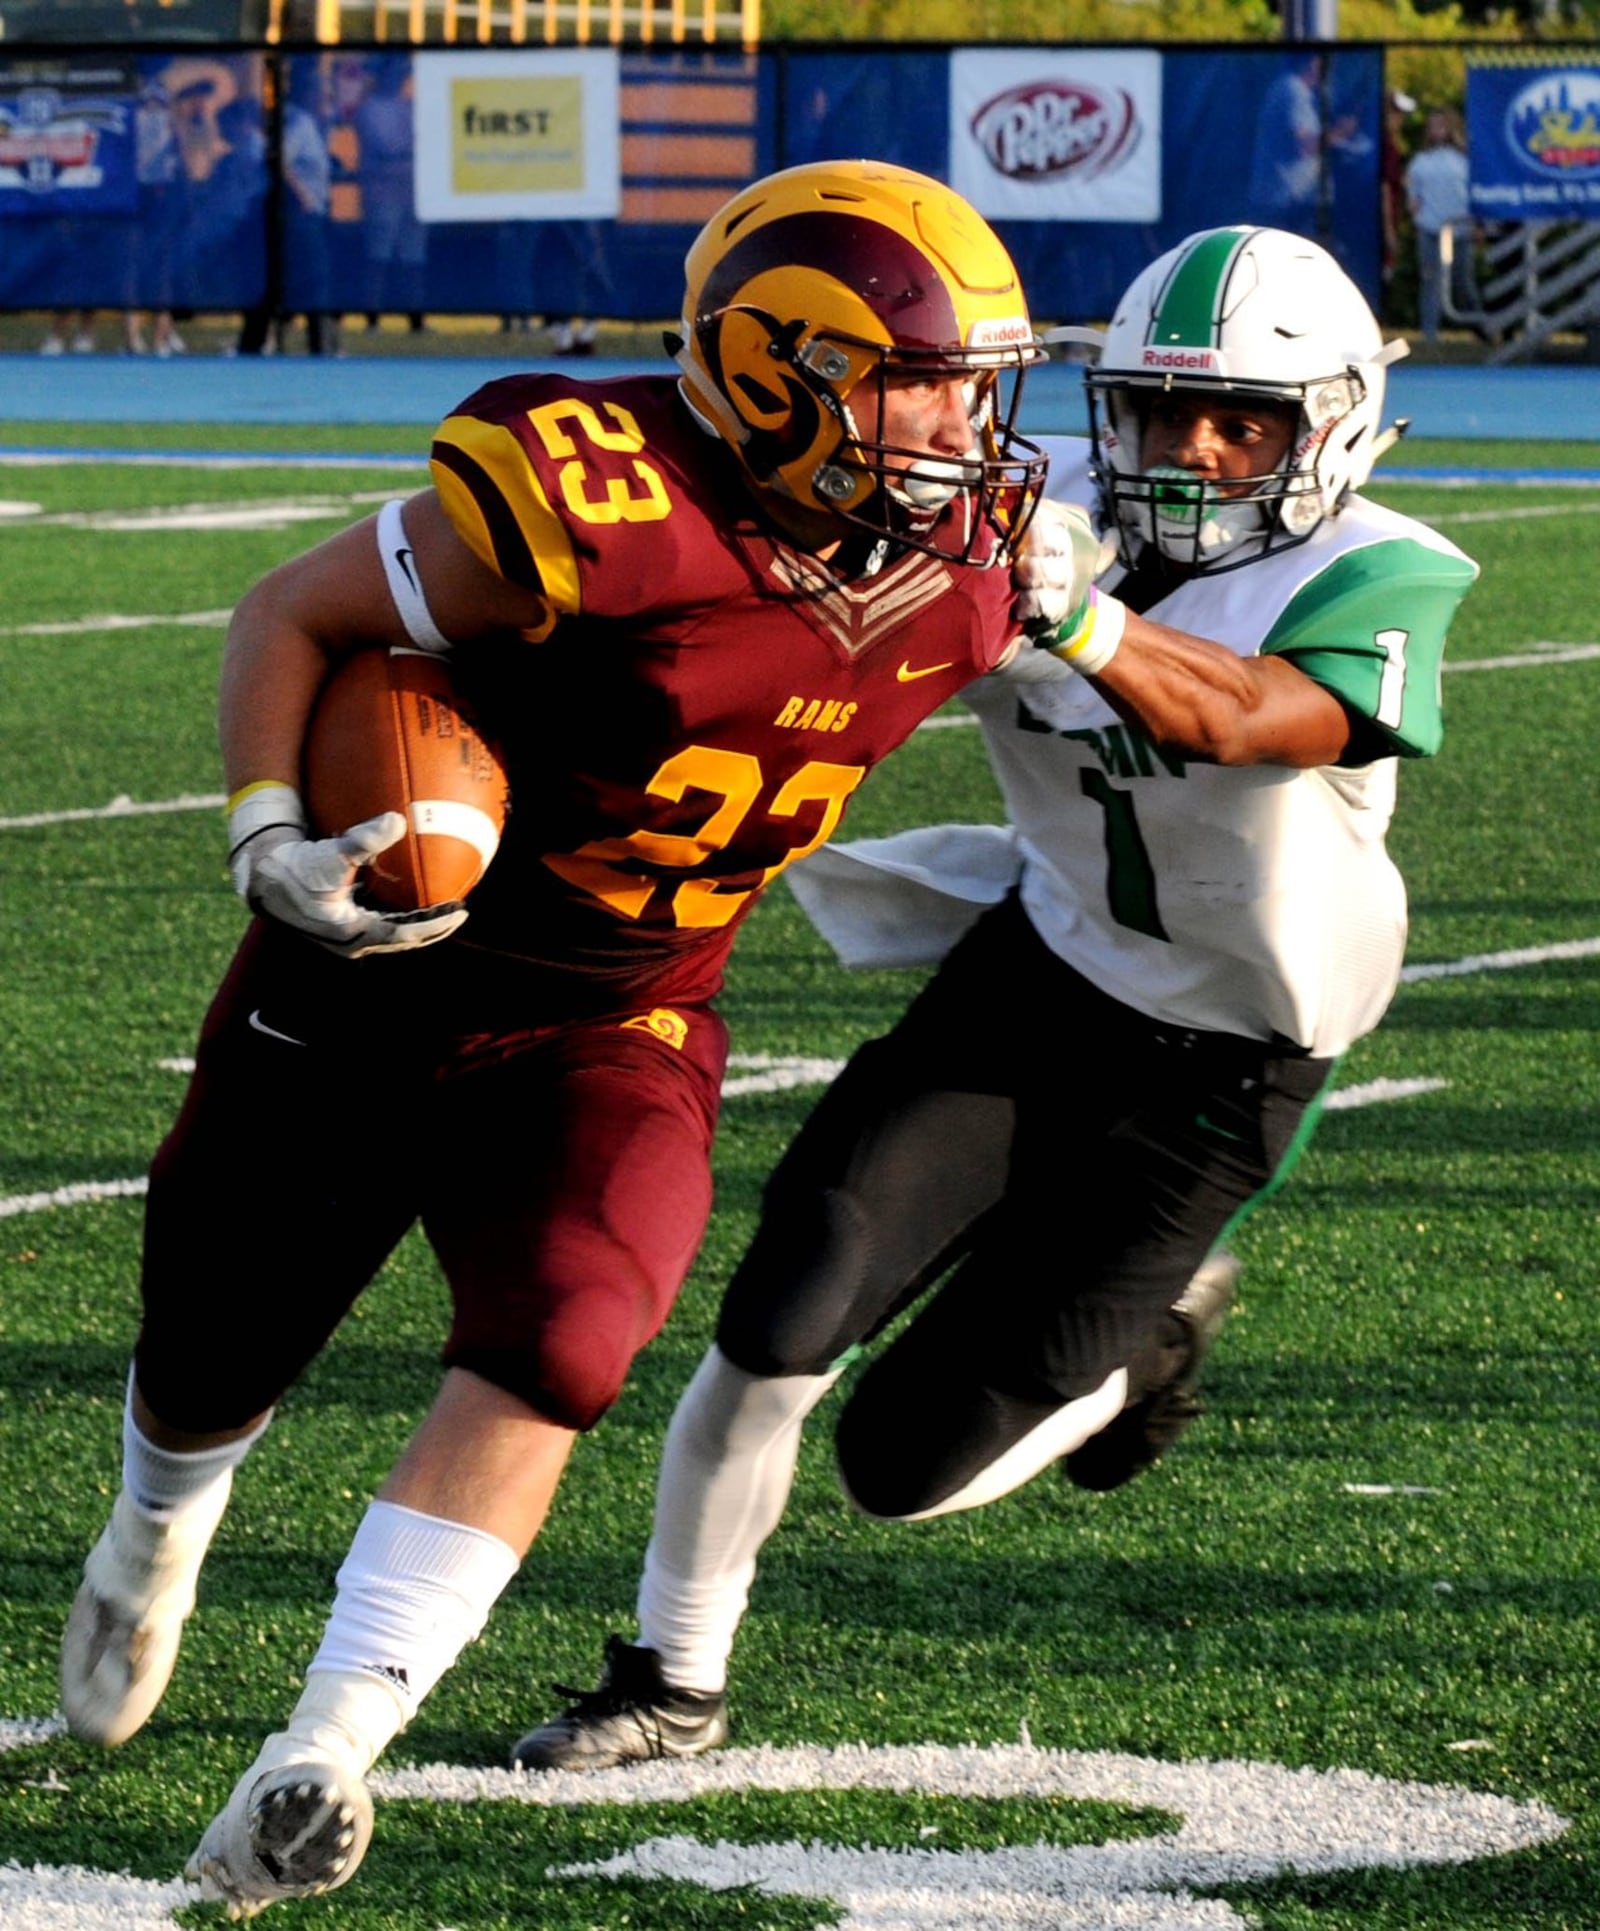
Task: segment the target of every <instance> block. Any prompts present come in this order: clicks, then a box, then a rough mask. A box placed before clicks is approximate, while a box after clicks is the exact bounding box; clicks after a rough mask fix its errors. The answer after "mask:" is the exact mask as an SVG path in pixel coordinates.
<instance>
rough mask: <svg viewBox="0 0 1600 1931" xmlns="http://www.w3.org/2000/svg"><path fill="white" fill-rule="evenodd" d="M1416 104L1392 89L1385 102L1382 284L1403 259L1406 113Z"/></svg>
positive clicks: (1380, 182) (1380, 179)
mask: <svg viewBox="0 0 1600 1931" xmlns="http://www.w3.org/2000/svg"><path fill="white" fill-rule="evenodd" d="M1416 111H1417V104H1416V102H1415V101H1414V100H1413V99H1412V98H1411V96H1410V95H1409V94H1402V93H1401V92H1400V91H1399V89H1398V88H1394V89H1391V90H1390V92H1389V93H1388V94H1387V95H1386V96H1385V97H1384V103H1383V151H1382V155H1381V158H1380V160H1379V165H1378V205H1379V210H1380V213H1381V215H1382V220H1383V260H1382V264H1381V269H1382V274H1383V285H1384V287H1385V288H1386V289H1387V288H1388V286H1389V284H1390V282H1391V281H1393V279H1394V271H1395V266H1396V264H1397V263H1398V261H1399V259H1400V236H1401V232H1402V229H1403V227H1404V225H1405V219H1406V144H1405V126H1406V116H1407V115H1408V114H1415V113H1416Z"/></svg>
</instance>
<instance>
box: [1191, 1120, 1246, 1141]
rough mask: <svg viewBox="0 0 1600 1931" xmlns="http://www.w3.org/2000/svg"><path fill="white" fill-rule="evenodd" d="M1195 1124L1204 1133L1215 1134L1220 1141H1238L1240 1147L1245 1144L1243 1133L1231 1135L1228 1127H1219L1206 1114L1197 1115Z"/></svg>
mask: <svg viewBox="0 0 1600 1931" xmlns="http://www.w3.org/2000/svg"><path fill="white" fill-rule="evenodd" d="M1194 1123H1195V1125H1196V1126H1197V1127H1199V1129H1200V1131H1201V1132H1202V1133H1214V1134H1216V1136H1217V1138H1218V1139H1219V1140H1236V1141H1237V1142H1238V1143H1239V1145H1240V1146H1243V1145H1244V1143H1245V1138H1244V1135H1243V1134H1242V1133H1231V1132H1230V1131H1229V1130H1228V1128H1227V1127H1225V1126H1218V1125H1217V1123H1216V1121H1215V1120H1208V1119H1207V1118H1206V1116H1205V1114H1204V1113H1197V1114H1196V1115H1195V1116H1194Z"/></svg>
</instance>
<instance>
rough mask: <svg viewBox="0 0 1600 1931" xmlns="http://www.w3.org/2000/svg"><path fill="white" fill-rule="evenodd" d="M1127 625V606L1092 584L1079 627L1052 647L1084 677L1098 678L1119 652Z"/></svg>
mask: <svg viewBox="0 0 1600 1931" xmlns="http://www.w3.org/2000/svg"><path fill="white" fill-rule="evenodd" d="M1127 624H1128V606H1127V605H1126V604H1125V603H1121V602H1119V601H1118V599H1117V598H1115V597H1111V596H1107V594H1106V593H1105V591H1103V590H1100V589H1096V588H1094V587H1092V586H1091V588H1090V591H1089V599H1088V607H1087V608H1086V609H1085V611H1084V613H1083V617H1082V619H1081V620H1080V621H1079V623H1078V624H1077V626H1076V627H1075V628H1074V629H1073V630H1072V631H1070V632H1068V633H1067V635H1065V636H1058V637H1057V638H1056V641H1055V642H1054V643H1053V644H1051V645H1050V646H1049V649H1050V652H1051V654H1052V655H1053V656H1056V657H1059V658H1061V659H1063V660H1064V661H1065V662H1066V663H1068V664H1070V665H1071V666H1072V668H1073V669H1074V670H1075V671H1077V672H1078V674H1079V675H1080V676H1082V677H1098V676H1099V675H1100V673H1101V671H1103V670H1104V669H1105V667H1106V666H1107V664H1109V663H1110V662H1111V660H1112V658H1113V657H1115V656H1116V654H1117V646H1118V645H1119V644H1120V643H1121V642H1122V633H1123V631H1124V630H1125V629H1126V628H1127Z"/></svg>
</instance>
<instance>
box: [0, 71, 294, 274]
mask: <svg viewBox="0 0 1600 1931" xmlns="http://www.w3.org/2000/svg"><path fill="white" fill-rule="evenodd" d="M52 68H56V69H58V70H59V71H58V73H57V74H56V75H55V77H53V78H46V77H47V76H49V75H50V73H51V69H52ZM265 71H266V70H265V64H264V60H263V57H262V56H261V55H260V54H214V53H208V52H206V53H168V54H156V53H149V54H135V55H133V56H131V57H129V58H126V59H124V60H123V61H122V62H121V64H120V65H114V64H112V63H103V62H99V61H91V60H90V59H88V58H87V57H85V56H82V55H79V56H76V57H74V58H73V59H72V60H71V61H67V60H63V61H62V62H60V63H47V62H41V61H38V60H9V59H5V58H3V57H0V223H3V224H4V226H3V243H0V306H3V307H7V308H38V307H52V308H54V307H61V308H65V307H82V308H153V309H163V308H165V309H172V308H185V309H241V308H249V307H251V306H253V305H254V304H256V303H259V302H260V301H262V300H263V299H264V298H265V295H266V292H267V212H266V211H267V204H268V196H269V190H270V186H271V167H270V155H269V153H268V144H267V132H266V113H265V104H264V98H263V82H264V77H265ZM112 76H119V77H120V83H119V85H118V87H116V88H113V87H112V86H111V85H110V78H111V77H112ZM46 96H53V97H54V100H55V101H58V102H59V103H60V104H59V105H54V104H52V101H51V100H49V99H46V98H45V97H46ZM91 104H92V108H93V115H92V117H91ZM113 110H114V111H115V116H116V124H115V126H114V127H113V119H112V117H113ZM91 128H92V129H93V130H94V131H95V132H96V134H97V136H98V138H97V140H96V142H95V146H94V154H93V157H92V159H91V160H88V161H86V160H84V159H82V158H81V157H82V155H83V154H84V152H85V151H86V149H87V145H88V139H87V132H88V130H89V129H91ZM39 130H45V131H46V134H47V136H48V138H46V137H45V135H42V134H41V133H40V132H39ZM63 130H65V131H66V132H67V133H70V135H71V140H68V139H67V138H66V133H64V132H63ZM74 144H75V145H74ZM8 163H9V165H10V168H11V169H12V170H14V171H16V172H19V173H23V174H31V176H32V185H31V186H25V185H23V184H22V182H21V181H20V180H14V179H12V178H11V175H10V173H9V172H8ZM85 171H88V172H90V173H97V174H98V176H99V178H98V179H97V180H94V181H90V180H88V179H86V178H85Z"/></svg>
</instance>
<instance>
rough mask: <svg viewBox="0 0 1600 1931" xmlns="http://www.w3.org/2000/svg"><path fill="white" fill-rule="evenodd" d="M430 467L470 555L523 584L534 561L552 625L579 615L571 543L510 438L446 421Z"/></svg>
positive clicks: (459, 419)
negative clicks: (522, 566) (524, 564)
mask: <svg viewBox="0 0 1600 1931" xmlns="http://www.w3.org/2000/svg"><path fill="white" fill-rule="evenodd" d="M430 467H431V469H432V472H433V481H434V486H435V487H436V488H437V490H438V492H439V497H440V500H441V501H442V502H443V504H444V507H445V513H446V515H447V516H448V517H449V518H450V521H451V523H452V524H453V525H454V526H455V529H456V531H457V532H458V534H459V535H460V536H461V537H462V539H463V540H464V541H465V542H466V543H467V544H468V545H469V546H470V547H471V549H472V550H473V552H474V553H475V554H476V555H477V556H478V557H480V558H481V559H482V560H483V561H484V562H485V563H486V564H488V566H489V568H490V569H491V570H493V571H495V572H496V573H497V574H498V575H500V576H503V577H509V578H511V579H512V580H513V581H525V574H524V572H522V571H519V569H518V563H519V561H522V560H523V558H525V559H526V560H527V561H531V563H532V565H533V567H534V569H535V570H536V571H537V573H538V581H539V587H540V588H541V589H542V590H543V591H544V594H545V596H546V597H547V598H548V600H549V602H550V604H551V605H552V611H553V614H552V618H551V624H552V626H553V624H554V620H555V617H556V616H563V617H571V616H576V615H577V613H578V610H579V608H580V606H581V603H582V590H581V587H580V584H579V580H578V564H577V559H576V558H575V557H574V555H573V553H572V543H571V540H570V539H569V537H568V535H567V531H566V527H565V525H564V523H563V522H562V520H561V518H560V517H558V516H557V515H556V514H555V512H554V511H553V510H552V509H551V507H550V499H549V498H548V497H547V496H546V495H545V493H544V486H543V484H542V483H541V482H540V480H539V475H538V472H537V471H536V470H535V468H534V467H533V464H532V463H531V462H530V461H529V459H528V453H527V451H526V450H525V449H524V448H523V447H522V445H521V443H519V442H518V441H517V439H516V437H515V436H514V435H513V434H512V433H511V431H510V430H509V429H507V428H506V427H505V426H504V425H503V424H500V423H492V422H481V421H479V420H478V418H477V417H475V416H449V417H447V418H446V419H445V421H444V422H442V423H441V424H440V425H439V429H438V431H437V433H436V435H435V437H434V450H433V456H432V459H431V463H430ZM519 552H521V553H522V557H519V554H518V553H519ZM530 587H531V586H530ZM546 634H547V633H546Z"/></svg>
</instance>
